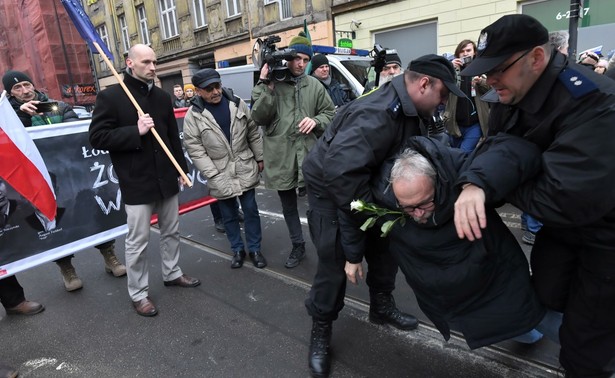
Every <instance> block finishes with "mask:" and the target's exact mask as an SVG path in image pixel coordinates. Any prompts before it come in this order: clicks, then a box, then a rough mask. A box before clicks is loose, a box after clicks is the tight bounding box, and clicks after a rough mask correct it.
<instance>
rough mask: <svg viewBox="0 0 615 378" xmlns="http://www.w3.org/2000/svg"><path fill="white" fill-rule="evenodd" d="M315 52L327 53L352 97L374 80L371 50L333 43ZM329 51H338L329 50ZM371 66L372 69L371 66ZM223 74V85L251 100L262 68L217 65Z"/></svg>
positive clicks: (248, 100)
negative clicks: (348, 47) (331, 45)
mask: <svg viewBox="0 0 615 378" xmlns="http://www.w3.org/2000/svg"><path fill="white" fill-rule="evenodd" d="M313 48H314V52H315V53H326V54H327V58H328V59H329V66H330V67H331V76H332V77H333V78H334V79H335V80H337V81H338V82H339V83H340V84H341V85H342V88H343V89H345V90H346V91H348V97H349V98H351V99H353V100H354V99H355V98H357V97H359V96H360V95H361V94H363V87H364V86H365V84H366V83H367V82H368V81H370V80H373V76H374V74H373V68H372V61H373V59H372V58H371V57H369V56H367V55H368V54H369V51H367V50H354V49H353V50H351V49H344V48H337V47H329V46H319V45H314V46H313ZM327 52H334V53H333V54H329V53H327ZM370 68H371V70H370ZM217 71H218V73H220V77H221V78H222V85H223V86H224V87H227V88H231V89H233V93H235V95H237V96H239V97H241V98H242V99H243V100H244V101H245V102H246V103H247V104H250V102H251V96H252V88H254V86H255V85H256V83H257V82H258V77H259V74H260V72H259V70H258V68H257V67H255V66H254V65H253V64H246V65H244V66H238V67H228V68H219V69H217Z"/></svg>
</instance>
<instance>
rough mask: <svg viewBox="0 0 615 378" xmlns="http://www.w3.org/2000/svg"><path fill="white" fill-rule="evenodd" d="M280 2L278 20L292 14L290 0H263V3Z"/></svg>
mask: <svg viewBox="0 0 615 378" xmlns="http://www.w3.org/2000/svg"><path fill="white" fill-rule="evenodd" d="M273 3H280V20H286V19H289V18H291V17H292V16H293V12H292V6H291V0H265V4H273Z"/></svg>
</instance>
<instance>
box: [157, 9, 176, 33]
mask: <svg viewBox="0 0 615 378" xmlns="http://www.w3.org/2000/svg"><path fill="white" fill-rule="evenodd" d="M158 5H159V6H160V27H161V29H162V39H169V38H173V37H175V36H177V35H179V32H178V31H177V14H176V11H175V9H176V7H175V0H158Z"/></svg>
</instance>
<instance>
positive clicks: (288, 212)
mask: <svg viewBox="0 0 615 378" xmlns="http://www.w3.org/2000/svg"><path fill="white" fill-rule="evenodd" d="M278 196H280V202H281V203H282V214H283V215H284V221H285V222H286V227H287V228H288V235H289V236H290V241H291V242H292V243H293V244H303V243H304V242H305V241H304V240H303V230H302V229H301V220H300V219H299V209H298V208H297V191H296V190H295V189H290V190H278Z"/></svg>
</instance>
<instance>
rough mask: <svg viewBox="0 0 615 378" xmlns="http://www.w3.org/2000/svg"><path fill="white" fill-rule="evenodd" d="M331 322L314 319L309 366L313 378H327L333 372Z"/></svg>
mask: <svg viewBox="0 0 615 378" xmlns="http://www.w3.org/2000/svg"><path fill="white" fill-rule="evenodd" d="M331 323H332V322H331V321H320V320H316V319H314V320H313V322H312V335H311V337H310V354H309V356H308V364H309V366H310V373H311V374H312V377H316V378H325V377H328V376H329V372H330V371H331V353H330V352H329V343H330V342H331V327H332V324H331Z"/></svg>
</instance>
